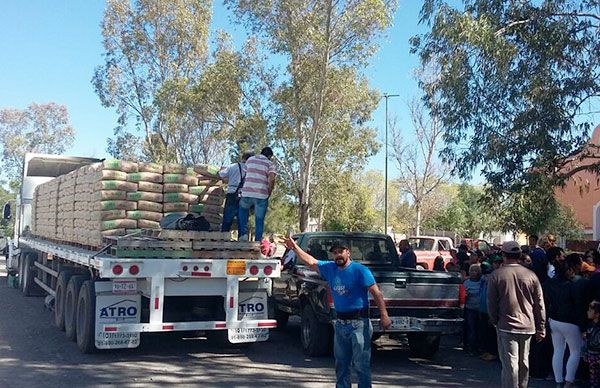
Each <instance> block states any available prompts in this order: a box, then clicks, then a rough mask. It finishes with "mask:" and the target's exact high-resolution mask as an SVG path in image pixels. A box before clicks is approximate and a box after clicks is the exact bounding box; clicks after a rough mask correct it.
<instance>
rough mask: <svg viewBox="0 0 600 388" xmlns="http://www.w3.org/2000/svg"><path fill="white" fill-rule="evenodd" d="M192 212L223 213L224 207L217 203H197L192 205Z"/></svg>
mask: <svg viewBox="0 0 600 388" xmlns="http://www.w3.org/2000/svg"><path fill="white" fill-rule="evenodd" d="M189 209H190V212H193V213H201V214H205V213H212V214H223V207H221V206H217V205H206V204H203V203H197V204H193V205H190V207H189Z"/></svg>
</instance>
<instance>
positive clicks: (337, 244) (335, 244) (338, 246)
mask: <svg viewBox="0 0 600 388" xmlns="http://www.w3.org/2000/svg"><path fill="white" fill-rule="evenodd" d="M336 249H348V244H346V243H345V242H343V241H341V240H336V241H334V242H333V243H332V244H331V248H329V252H333V251H334V250H336Z"/></svg>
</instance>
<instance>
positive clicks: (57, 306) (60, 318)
mask: <svg viewBox="0 0 600 388" xmlns="http://www.w3.org/2000/svg"><path fill="white" fill-rule="evenodd" d="M72 274H73V273H72V272H71V271H60V273H59V274H58V278H57V279H56V290H55V292H56V296H55V297H54V324H55V325H56V327H58V328H59V329H60V330H62V331H65V295H66V293H67V285H68V284H69V279H70V278H71V275H72Z"/></svg>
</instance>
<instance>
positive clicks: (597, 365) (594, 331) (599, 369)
mask: <svg viewBox="0 0 600 388" xmlns="http://www.w3.org/2000/svg"><path fill="white" fill-rule="evenodd" d="M587 316H588V318H589V319H590V320H591V321H592V322H591V325H590V328H589V329H588V330H587V331H586V333H585V345H586V351H585V352H584V359H585V360H586V361H587V363H588V364H589V368H590V387H591V388H600V301H598V300H594V301H593V302H592V303H590V306H589V308H588V312H587Z"/></svg>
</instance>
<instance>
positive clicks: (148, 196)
mask: <svg viewBox="0 0 600 388" xmlns="http://www.w3.org/2000/svg"><path fill="white" fill-rule="evenodd" d="M127 200H128V201H150V202H157V203H161V202H162V201H163V195H162V194H161V193H152V192H149V191H135V192H133V193H127ZM140 210H150V209H140Z"/></svg>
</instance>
